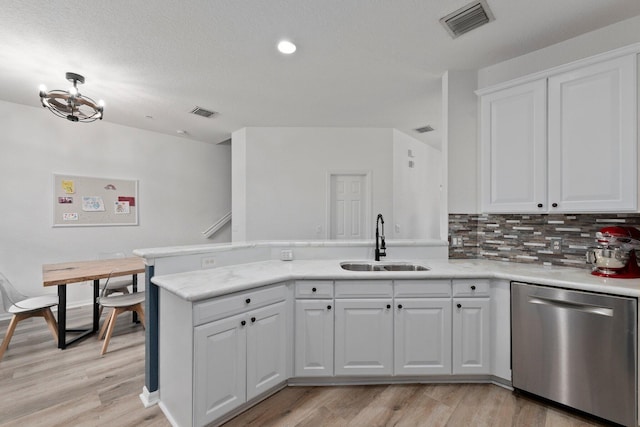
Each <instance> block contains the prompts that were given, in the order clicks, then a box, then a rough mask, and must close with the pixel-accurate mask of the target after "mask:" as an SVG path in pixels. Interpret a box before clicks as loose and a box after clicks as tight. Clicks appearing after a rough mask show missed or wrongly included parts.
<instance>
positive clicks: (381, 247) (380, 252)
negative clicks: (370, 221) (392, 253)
mask: <svg viewBox="0 0 640 427" xmlns="http://www.w3.org/2000/svg"><path fill="white" fill-rule="evenodd" d="M378 223H380V224H381V225H382V234H380V230H379V229H378ZM378 243H379V244H378ZM386 250H387V247H386V246H385V243H384V218H383V217H382V214H378V218H377V219H376V261H380V257H381V256H387V252H386Z"/></svg>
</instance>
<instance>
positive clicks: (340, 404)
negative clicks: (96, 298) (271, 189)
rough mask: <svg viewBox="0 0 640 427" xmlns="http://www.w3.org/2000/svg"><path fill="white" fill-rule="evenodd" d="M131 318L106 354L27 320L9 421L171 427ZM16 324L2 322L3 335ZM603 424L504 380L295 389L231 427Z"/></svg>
mask: <svg viewBox="0 0 640 427" xmlns="http://www.w3.org/2000/svg"><path fill="white" fill-rule="evenodd" d="M105 316H106V313H105V314H104V315H103V318H104V317H105ZM90 318H91V314H90V309H89V308H80V309H73V310H69V313H68V322H69V324H70V326H69V327H74V326H83V325H84V324H87V323H89V322H90ZM130 319H131V317H130V316H124V315H123V316H120V318H119V319H118V323H117V327H116V331H115V332H114V336H113V338H112V340H111V343H110V344H109V350H108V352H107V354H105V355H104V356H102V357H101V356H100V347H101V342H99V341H98V340H97V339H96V338H95V337H89V338H87V339H86V340H84V341H82V342H81V343H79V344H76V345H75V346H72V347H69V348H68V349H67V350H64V351H61V350H58V349H57V348H56V344H55V343H54V342H53V338H52V337H51V334H50V333H49V330H48V329H47V327H46V325H45V323H44V320H42V319H41V318H34V319H29V320H25V321H24V322H20V324H19V325H18V328H17V330H16V333H15V335H14V337H13V339H12V340H11V345H10V346H9V350H7V352H6V353H5V355H4V358H3V359H2V360H1V361H0V426H3V427H4V426H19V427H32V426H33V427H36V426H107V425H108V426H163V427H164V426H169V425H170V424H169V422H168V421H167V420H166V419H165V418H164V415H163V414H162V412H161V411H160V409H159V408H158V406H153V407H151V408H147V409H145V408H144V407H143V406H142V403H141V401H140V399H139V397H138V395H139V394H140V392H141V391H142V387H143V385H144V332H143V330H142V327H141V326H139V325H133V324H132V323H131V322H130ZM7 324H8V321H3V322H0V339H2V338H4V334H5V332H6V329H7ZM598 425H603V424H599V423H597V422H595V421H593V420H589V419H586V418H582V417H580V416H577V415H574V414H571V413H568V412H565V411H562V410H559V409H556V408H552V407H549V406H547V405H544V404H541V403H538V402H536V401H533V400H531V399H528V398H526V397H522V396H515V395H514V394H513V393H512V392H510V391H509V390H505V389H503V388H501V387H497V386H493V385H487V384H461V385H446V384H438V385H394V386H348V387H287V388H285V389H284V390H282V391H280V392H278V393H276V394H275V395H273V396H271V397H270V398H268V399H267V400H265V401H263V402H262V403H260V404H258V405H257V406H255V407H253V408H252V409H250V410H248V411H247V412H245V413H243V414H241V415H239V416H238V417H236V418H234V419H232V420H231V421H229V422H228V423H227V424H225V427H236V426H287V427H288V426H367V427H369V426H429V427H431V426H453V427H458V426H492V427H493V426H532V427H536V426H558V427H560V426H562V427H566V426H598Z"/></svg>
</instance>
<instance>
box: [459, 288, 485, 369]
mask: <svg viewBox="0 0 640 427" xmlns="http://www.w3.org/2000/svg"><path fill="white" fill-rule="evenodd" d="M490 322H491V314H490V301H489V298H454V299H453V334H452V336H453V373H454V374H488V373H490V371H491V366H490V365H491V363H490V360H489V359H490V356H491V342H490V340H491V335H490V329H489V328H490Z"/></svg>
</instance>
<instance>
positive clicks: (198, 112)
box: [189, 107, 218, 119]
mask: <svg viewBox="0 0 640 427" xmlns="http://www.w3.org/2000/svg"><path fill="white" fill-rule="evenodd" d="M189 112H190V113H191V114H195V115H196V116H202V117H206V118H207V119H208V118H210V117H213V116H215V115H216V114H218V113H216V112H215V111H210V110H206V109H204V108H202V107H195V108H194V109H193V110H191V111H189Z"/></svg>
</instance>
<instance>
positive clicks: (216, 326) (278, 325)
mask: <svg viewBox="0 0 640 427" xmlns="http://www.w3.org/2000/svg"><path fill="white" fill-rule="evenodd" d="M286 317H287V316H286V303H285V302H284V301H282V302H279V303H276V304H272V305H268V306H266V307H262V308H259V309H256V310H253V311H249V312H247V313H243V314H239V315H236V316H231V317H227V318H224V319H221V320H217V321H214V322H210V323H207V324H204V325H201V326H197V327H196V328H195V332H194V340H195V342H194V365H195V366H194V372H195V373H196V375H195V376H194V396H195V398H194V418H195V424H196V425H204V424H207V423H209V422H211V421H214V420H216V419H217V418H220V417H222V416H224V415H225V414H227V413H228V412H229V411H231V410H233V409H234V408H236V407H238V406H240V405H242V404H243V403H245V402H246V401H247V400H250V399H252V398H253V397H255V396H257V395H259V394H260V393H262V392H264V391H267V390H269V389H270V388H272V387H274V386H276V385H278V384H279V383H282V382H284V381H285V380H286V379H287V375H286V360H287V356H286V351H287V334H286V330H287V329H286Z"/></svg>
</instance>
